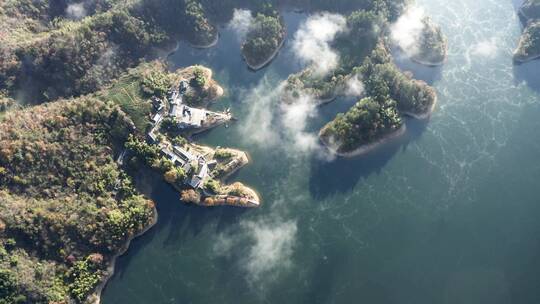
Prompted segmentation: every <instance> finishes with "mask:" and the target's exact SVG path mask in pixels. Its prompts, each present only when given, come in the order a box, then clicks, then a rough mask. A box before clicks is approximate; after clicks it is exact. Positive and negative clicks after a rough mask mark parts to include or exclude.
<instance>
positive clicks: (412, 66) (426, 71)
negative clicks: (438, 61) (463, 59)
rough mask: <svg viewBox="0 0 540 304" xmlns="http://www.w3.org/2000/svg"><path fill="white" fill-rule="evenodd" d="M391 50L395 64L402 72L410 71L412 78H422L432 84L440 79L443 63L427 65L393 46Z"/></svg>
mask: <svg viewBox="0 0 540 304" xmlns="http://www.w3.org/2000/svg"><path fill="white" fill-rule="evenodd" d="M391 52H392V57H394V63H395V64H396V66H397V67H398V68H399V69H400V70H402V71H404V72H410V73H412V75H413V78H415V79H418V80H423V81H425V82H426V83H427V84H429V85H433V84H434V83H436V82H437V81H439V80H441V77H442V70H443V68H444V65H442V66H436V67H428V66H425V65H422V64H418V63H416V62H414V61H412V60H411V59H409V58H408V57H407V56H406V55H405V54H404V53H403V52H402V51H400V50H398V49H396V48H393V49H392V50H391Z"/></svg>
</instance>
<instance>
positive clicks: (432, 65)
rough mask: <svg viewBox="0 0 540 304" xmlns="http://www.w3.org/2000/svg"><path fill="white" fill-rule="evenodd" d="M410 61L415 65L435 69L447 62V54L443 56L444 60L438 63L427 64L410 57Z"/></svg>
mask: <svg viewBox="0 0 540 304" xmlns="http://www.w3.org/2000/svg"><path fill="white" fill-rule="evenodd" d="M410 59H411V61H412V62H414V63H417V64H421V65H425V66H427V67H431V68H435V67H440V66H442V65H444V64H445V63H446V62H447V61H448V54H445V55H444V59H443V60H441V61H439V62H428V61H423V60H421V59H418V58H414V57H410Z"/></svg>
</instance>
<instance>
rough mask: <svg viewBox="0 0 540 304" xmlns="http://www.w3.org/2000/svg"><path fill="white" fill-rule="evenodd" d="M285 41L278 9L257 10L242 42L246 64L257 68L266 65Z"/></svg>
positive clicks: (254, 68)
mask: <svg viewBox="0 0 540 304" xmlns="http://www.w3.org/2000/svg"><path fill="white" fill-rule="evenodd" d="M284 41H285V28H284V25H283V20H282V19H281V17H280V16H279V13H278V11H276V10H274V9H273V8H272V7H266V8H265V10H264V12H258V13H257V15H256V16H255V18H254V20H253V22H252V23H251V25H250V26H249V30H248V32H247V35H246V40H245V41H244V42H243V43H242V55H243V56H244V59H245V60H246V63H247V65H248V66H249V67H250V68H251V69H253V70H258V69H260V68H263V67H264V66H265V65H267V64H268V63H269V62H270V61H271V60H272V59H273V58H274V57H275V56H276V55H277V53H278V51H279V49H280V48H281V46H283V42H284Z"/></svg>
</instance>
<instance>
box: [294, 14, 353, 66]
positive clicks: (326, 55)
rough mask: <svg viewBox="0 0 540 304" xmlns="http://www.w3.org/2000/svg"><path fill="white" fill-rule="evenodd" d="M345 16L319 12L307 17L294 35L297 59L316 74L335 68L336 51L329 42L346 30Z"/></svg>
mask: <svg viewBox="0 0 540 304" xmlns="http://www.w3.org/2000/svg"><path fill="white" fill-rule="evenodd" d="M346 26H347V22H346V19H345V17H343V16H341V15H338V14H330V13H320V14H315V15H313V16H311V17H309V18H308V19H307V20H306V21H305V22H304V23H303V24H302V25H301V26H300V29H298V31H297V32H296V34H295V35H294V40H293V50H294V53H295V55H296V57H297V58H298V59H300V60H301V61H302V62H303V63H305V64H309V65H311V66H312V67H313V70H314V72H315V73H316V74H319V75H324V74H326V73H328V72H329V71H331V70H332V69H334V68H336V67H337V65H338V62H339V55H338V53H337V52H336V51H335V50H334V49H332V47H331V46H330V43H331V42H332V41H333V40H334V39H335V38H336V36H337V35H338V34H339V33H341V32H344V31H346Z"/></svg>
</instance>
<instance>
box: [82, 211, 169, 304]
mask: <svg viewBox="0 0 540 304" xmlns="http://www.w3.org/2000/svg"><path fill="white" fill-rule="evenodd" d="M158 217H159V215H158V212H157V208H156V207H155V206H154V217H153V219H152V221H151V222H150V223H149V224H148V225H147V226H146V227H145V228H144V229H143V230H141V231H140V232H138V233H136V234H134V235H133V236H131V237H130V238H128V240H127V242H126V243H125V245H124V246H123V247H122V248H120V251H119V252H118V253H116V254H115V255H113V257H112V258H111V263H110V264H109V266H108V267H107V274H106V275H105V277H104V278H103V280H102V282H101V283H100V284H99V285H98V286H96V288H95V290H94V292H93V293H92V294H90V296H88V299H89V300H90V303H93V304H100V303H101V295H102V293H103V290H105V287H107V284H108V282H109V280H110V279H111V278H112V277H113V276H114V273H115V268H116V260H117V259H118V258H119V257H120V256H122V255H124V254H125V253H126V252H127V251H128V249H129V246H130V245H131V241H133V240H134V239H136V238H138V237H140V236H142V235H143V234H145V233H146V232H148V231H149V230H150V229H152V227H154V226H155V225H156V224H157V222H158Z"/></svg>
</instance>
